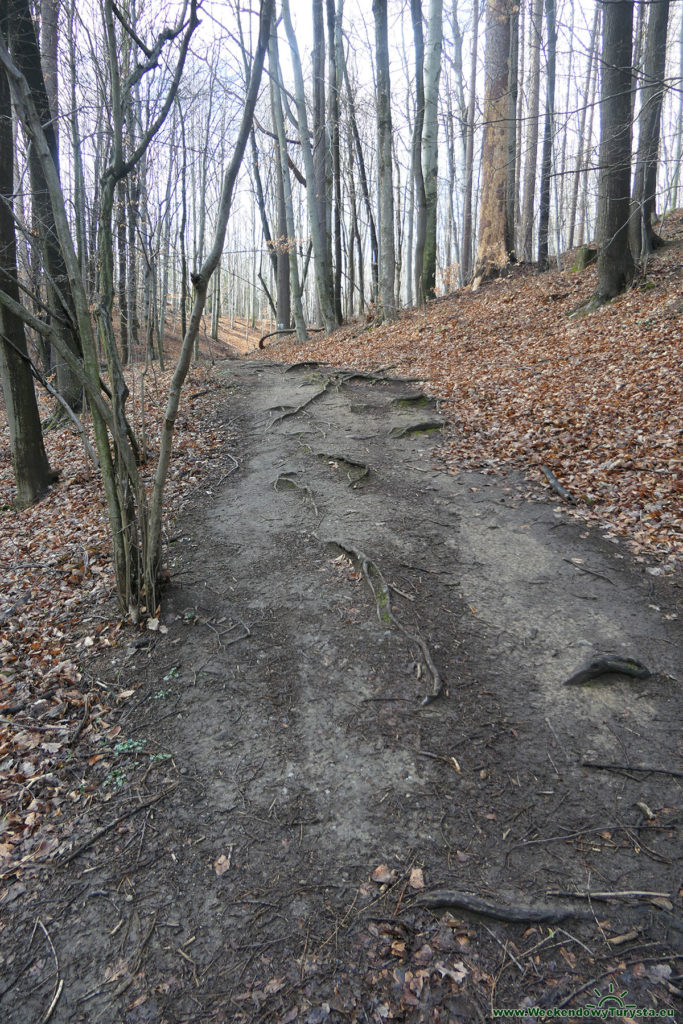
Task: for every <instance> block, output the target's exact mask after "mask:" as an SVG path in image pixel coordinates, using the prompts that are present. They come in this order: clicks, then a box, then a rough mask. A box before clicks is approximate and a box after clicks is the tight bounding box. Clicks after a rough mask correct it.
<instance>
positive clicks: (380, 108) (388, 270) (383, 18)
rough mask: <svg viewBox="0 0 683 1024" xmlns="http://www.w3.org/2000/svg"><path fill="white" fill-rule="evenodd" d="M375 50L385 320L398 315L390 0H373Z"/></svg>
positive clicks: (380, 299)
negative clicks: (390, 65) (388, 5)
mask: <svg viewBox="0 0 683 1024" xmlns="http://www.w3.org/2000/svg"><path fill="white" fill-rule="evenodd" d="M372 13H373V15H374V18H375V51H376V60H377V150H378V163H379V259H380V296H379V301H380V307H381V310H380V312H381V315H382V317H383V319H384V320H391V319H393V317H395V315H396V306H395V301H396V300H395V294H394V281H395V277H396V255H395V251H394V185H393V175H392V166H393V162H392V152H391V141H392V140H391V137H392V127H391V84H390V79H389V34H388V24H387V0H373V2H372Z"/></svg>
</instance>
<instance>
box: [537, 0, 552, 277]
mask: <svg viewBox="0 0 683 1024" xmlns="http://www.w3.org/2000/svg"><path fill="white" fill-rule="evenodd" d="M545 17H546V26H547V30H548V49H547V53H548V62H547V68H546V96H545V126H544V130H543V156H542V158H541V202H540V212H539V218H538V263H539V266H540V268H541V270H547V269H548V266H549V263H548V226H549V222H550V172H551V169H552V162H553V130H554V129H553V122H554V118H555V51H556V42H557V32H556V29H555V0H545Z"/></svg>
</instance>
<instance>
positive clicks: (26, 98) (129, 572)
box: [0, 0, 274, 621]
mask: <svg viewBox="0 0 683 1024" xmlns="http://www.w3.org/2000/svg"><path fill="white" fill-rule="evenodd" d="M273 3H274V0H262V3H261V7H260V15H259V34H258V42H257V46H256V50H255V54H254V58H253V61H252V64H251V68H250V73H249V76H248V80H247V83H246V95H245V100H244V109H243V112H242V116H241V119H240V123H239V129H238V132H237V138H236V141H235V145H234V150H233V154H232V158H231V159H230V161H229V163H228V165H227V167H226V169H225V172H224V175H223V182H222V188H221V195H220V202H219V208H218V214H217V223H216V228H215V233H214V237H213V241H212V243H211V245H210V246H209V248H208V252H207V255H206V256H205V258H204V261H203V263H202V265H201V266H200V267H199V269H198V270H197V271H196V273H194V274H193V275H192V285H193V289H194V294H193V304H192V310H191V314H190V317H189V321H188V324H187V330H186V332H185V335H184V338H183V342H182V346H181V350H180V355H179V357H178V362H177V364H176V367H175V370H174V373H173V377H172V380H171V385H170V389H169V394H168V399H167V403H166V408H165V411H164V416H163V421H162V427H161V442H160V451H159V459H158V462H157V466H156V471H155V474H154V482H153V487H152V493H151V495H150V496H149V497H148V495H147V493H146V490H145V486H144V483H143V481H142V479H141V476H140V473H139V470H138V458H137V455H138V445H137V441H136V439H135V436H134V434H133V431H132V429H131V426H130V424H129V423H128V420H127V418H126V410H125V405H126V399H127V396H128V391H127V386H126V382H125V378H124V375H123V372H122V370H121V366H120V360H119V357H118V353H117V350H116V342H115V338H114V331H113V328H112V323H111V308H112V302H113V285H112V280H113V235H112V220H111V217H112V210H113V197H114V193H115V190H116V186H117V184H118V182H119V181H121V180H122V179H123V178H124V177H125V175H126V174H127V173H129V172H130V171H131V170H132V169H133V168H134V167H135V166H136V164H137V163H138V162H139V160H141V159H142V157H143V155H144V152H145V151H146V147H147V146H149V143H150V142H151V140H152V138H153V137H154V135H155V134H156V132H157V131H158V130H159V128H160V127H161V125H162V124H163V121H164V120H165V118H166V116H167V114H168V112H169V110H170V108H171V106H172V104H173V101H174V99H175V95H176V93H177V89H178V85H179V82H180V79H181V76H182V71H183V67H184V63H185V58H186V55H187V51H188V47H189V43H190V39H191V37H192V34H193V32H194V29H195V27H196V25H197V23H198V17H197V11H198V3H197V0H184V3H183V5H182V8H181V11H180V14H179V18H178V20H177V21H176V23H175V25H174V26H170V27H167V28H165V29H163V30H162V31H161V32H160V33H159V35H158V36H157V37H156V39H155V40H154V41H152V42H150V43H145V42H144V41H143V40H141V39H140V37H139V35H138V33H136V32H134V31H133V30H132V29H131V27H130V26H128V25H127V24H126V23H125V19H124V18H123V15H122V13H121V11H120V10H119V9H118V7H117V6H116V5H115V4H114V3H113V0H105V2H104V4H103V9H104V10H103V13H104V19H105V30H106V31H105V35H106V38H107V44H108V61H109V69H108V70H109V74H110V88H111V96H112V121H113V128H114V139H113V147H112V152H111V158H110V162H109V164H108V166H107V167H106V168H105V170H104V173H103V175H102V179H101V188H102V194H103V199H102V202H101V213H100V220H99V225H98V227H99V240H98V248H99V259H100V278H101V290H100V297H99V302H98V306H97V310H96V316H97V322H98V330H99V337H100V341H101V344H102V346H103V349H104V351H105V353H106V358H107V364H108V369H109V385H108V386H107V385H105V384H103V382H102V381H101V378H100V363H99V352H98V345H97V337H96V331H95V326H94V324H93V320H92V317H91V310H90V304H89V297H88V293H87V290H86V285H85V282H84V279H83V275H82V273H81V265H80V263H79V259H78V255H77V246H76V244H75V242H74V238H73V236H72V230H71V224H70V222H69V218H68V216H67V204H66V200H65V195H64V192H63V190H62V186H61V183H60V180H59V175H58V173H57V169H56V166H55V162H54V159H53V153H52V151H51V149H50V146H49V144H48V140H47V138H46V133H45V131H44V127H43V123H44V122H43V119H42V118H41V116H40V113H39V109H38V107H37V104H36V97H35V94H34V91H33V90H32V89H31V84H30V82H29V81H28V80H27V77H26V75H25V74H24V73H23V72H22V70H21V68H20V67H18V65H17V62H16V60H15V59H14V54H13V53H12V50H11V39H10V46H9V47H8V45H7V42H8V41H7V39H6V37H5V36H4V35H3V36H2V38H0V63H1V64H2V65H3V67H4V70H5V73H6V75H7V78H8V81H9V83H10V86H11V90H12V97H13V101H14V107H15V110H16V113H17V116H18V118H19V119H20V121H21V123H22V125H23V127H24V129H25V131H26V133H27V134H28V136H29V138H30V140H31V145H32V148H33V149H34V151H35V154H36V158H37V160H39V162H40V167H41V170H42V173H43V175H44V179H45V184H46V187H47V189H48V193H49V198H50V205H51V209H52V216H53V220H54V230H55V237H56V240H57V244H58V247H59V252H60V255H61V257H62V259H63V262H64V265H65V270H66V275H67V280H68V284H69V287H70V291H71V296H72V312H71V316H72V326H73V329H74V331H75V332H76V334H77V337H78V340H79V343H80V346H81V349H82V353H83V357H82V360H81V359H79V358H78V357H77V356H76V355H75V354H74V353H73V352H72V351H71V349H70V348H69V346H68V345H66V344H64V343H63V340H62V339H61V337H60V335H59V333H58V332H57V331H56V330H55V328H54V326H53V325H52V324H50V323H46V322H44V321H43V320H41V319H39V318H38V317H36V316H34V315H33V314H32V313H31V312H29V311H28V310H27V309H25V308H24V306H22V305H21V304H20V303H19V302H18V301H16V299H15V298H13V297H12V295H10V294H9V293H8V292H7V290H6V289H4V288H0V304H1V305H2V307H3V308H4V310H5V312H7V311H9V312H11V313H14V314H16V315H17V316H18V317H19V318H20V319H21V320H23V322H24V323H25V324H28V325H29V326H30V327H32V328H33V329H34V330H36V331H37V332H39V333H40V334H42V335H43V336H45V337H47V338H48V339H49V340H50V341H51V342H52V343H53V344H54V345H55V346H56V347H58V349H59V351H60V353H61V355H62V357H63V358H64V359H65V360H66V361H67V363H68V365H69V367H70V368H71V369H72V371H73V372H74V373H75V374H77V375H78V378H79V380H80V382H81V384H82V386H83V388H84V390H85V392H86V395H87V398H88V402H89V405H90V409H91V413H92V419H93V429H94V435H95V442H96V444H95V447H96V453H97V456H96V457H97V460H98V463H99V469H100V472H101V475H102V482H103V487H104V493H105V498H106V505H107V512H108V518H109V526H110V533H111V541H112V549H113V563H114V569H115V575H116V585H117V591H118V596H119V601H120V604H121V606H122V608H123V609H124V610H125V611H127V612H128V613H129V614H130V616H131V618H132V619H133V620H135V621H137V619H138V618H139V616H140V614H141V613H144V612H146V613H147V614H150V615H153V614H154V611H155V609H156V606H157V600H158V587H159V579H160V571H161V567H162V548H161V527H162V511H163V498H164V489H165V484H166V478H167V474H168V468H169V463H170V459H171V452H172V440H173V433H174V425H175V420H176V416H177V413H178V408H179V404H180V395H181V389H182V386H183V383H184V381H185V378H186V376H187V373H188V370H189V367H190V362H191V358H192V352H193V349H194V344H195V340H196V338H197V335H198V332H199V328H200V324H201V318H202V314H203V312H204V307H205V305H206V297H207V291H208V287H209V282H210V280H211V277H212V275H213V273H214V271H215V269H216V267H217V266H218V264H219V261H220V257H221V253H222V250H223V244H224V241H225V234H226V229H227V224H228V218H229V215H230V209H231V205H232V198H233V194H234V190H235V183H236V180H237V175H238V172H239V168H240V165H241V162H242V157H243V155H244V150H245V147H246V144H247V140H248V137H249V132H250V130H251V124H252V118H253V113H254V108H255V105H256V100H257V97H258V92H259V86H260V81H261V73H262V70H263V62H264V56H265V52H266V48H267V43H268V33H269V30H270V24H271V19H272V11H273ZM114 18H116V20H117V21H118V22H119V23H120V27H119V30H118V31H123V32H126V33H127V34H128V35H129V36H130V38H131V39H132V40H133V41H134V42H135V44H136V46H138V48H139V50H140V55H139V58H140V59H139V60H138V62H137V64H136V67H135V70H134V71H133V72H132V73H131V74H130V75H129V76H127V77H126V78H125V80H122V76H121V74H120V68H119V66H118V47H117V30H116V28H115V24H114ZM174 42H175V43H176V45H177V54H176V60H175V65H174V68H173V71H172V73H171V75H170V81H169V83H168V87H167V90H166V94H165V97H164V98H163V100H162V101H161V102H160V105H159V108H158V113H157V114H156V117H155V118H154V120H153V121H152V122H151V124H150V125H149V126H148V129H147V131H146V132H145V133H144V135H143V136H142V137H140V138H138V139H137V140H136V145H135V149H134V150H133V151H132V152H131V153H126V152H125V151H124V148H123V146H122V145H121V144H119V142H118V141H117V134H118V132H119V130H121V131H122V125H121V120H120V117H121V114H120V112H121V110H122V108H123V100H124V95H123V92H124V90H125V89H128V88H133V87H134V85H135V80H136V77H137V80H138V81H139V80H140V77H141V76H142V75H144V74H146V73H148V72H151V71H152V70H153V69H154V68H156V67H157V66H158V64H159V59H160V55H161V53H162V51H163V50H164V48H165V47H166V45H167V44H168V43H174ZM138 76H140V77H138Z"/></svg>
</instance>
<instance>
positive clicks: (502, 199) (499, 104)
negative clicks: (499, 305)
mask: <svg viewBox="0 0 683 1024" xmlns="http://www.w3.org/2000/svg"><path fill="white" fill-rule="evenodd" d="M514 6H515V5H514V0H487V4H486V58H485V63H486V89H485V95H484V142H483V147H482V168H483V183H482V196H481V214H480V222H479V246H478V250H477V265H476V269H475V275H474V281H473V287H475V288H476V287H478V285H479V284H480V283H481V282H482V281H483V280H486V279H487V278H490V277H497V276H498V275H499V274H500V273H501V271H502V270H503V269H504V268H505V267H506V266H507V265H508V264H509V262H510V252H511V245H510V239H509V238H508V233H507V154H508V149H507V144H508V123H507V122H508V115H509V107H508V96H507V92H508V64H509V58H510V23H511V20H512V16H513V9H514Z"/></svg>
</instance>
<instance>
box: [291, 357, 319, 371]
mask: <svg viewBox="0 0 683 1024" xmlns="http://www.w3.org/2000/svg"><path fill="white" fill-rule="evenodd" d="M316 366H320V363H319V362H318V361H317V360H316V359H304V360H303V361H302V362H300V363H290V364H289V366H287V367H286V368H285V373H295V372H296V371H297V370H314V369H315V368H316Z"/></svg>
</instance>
